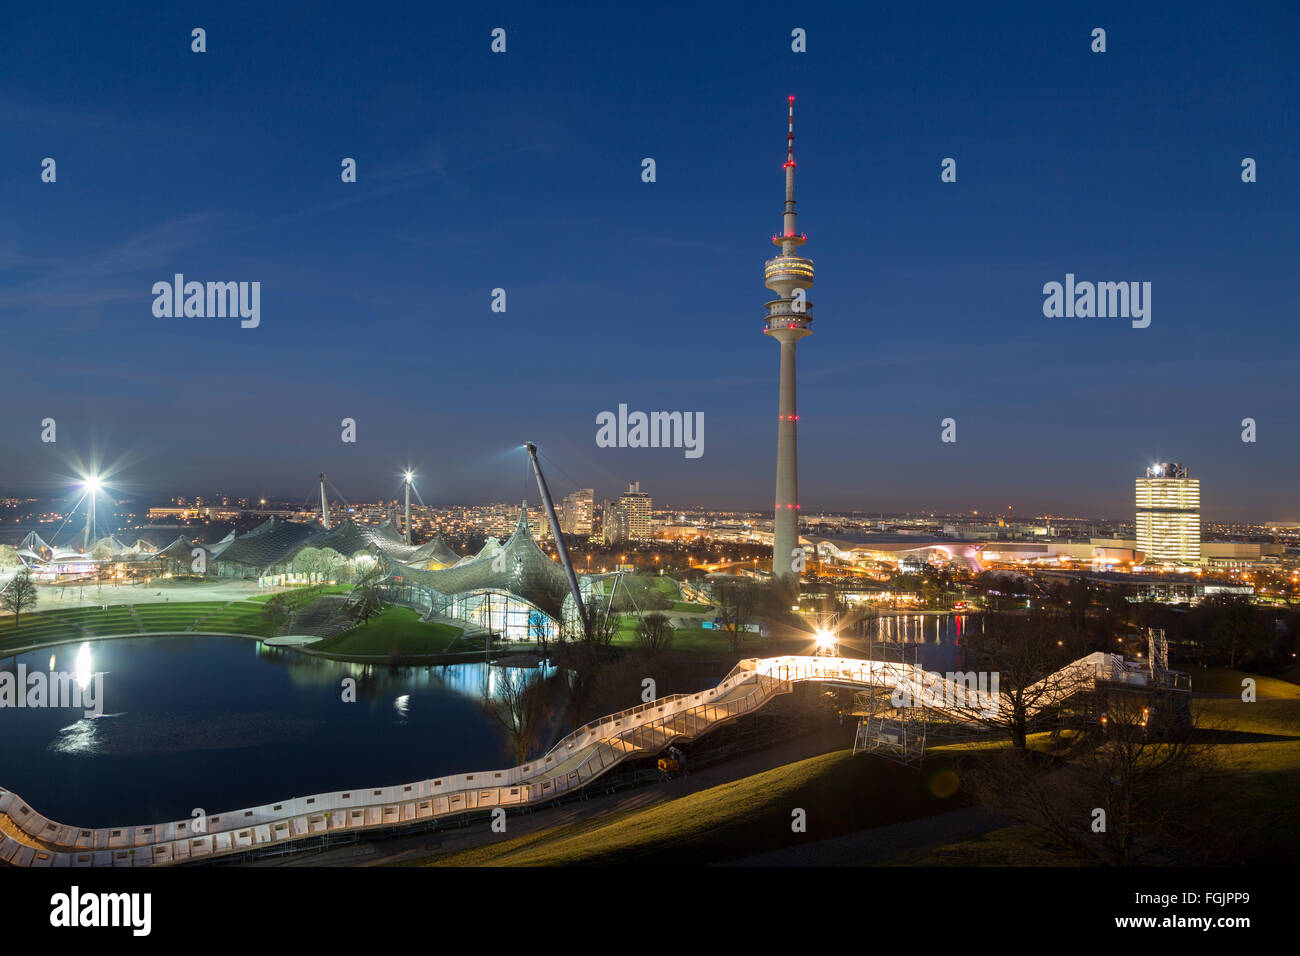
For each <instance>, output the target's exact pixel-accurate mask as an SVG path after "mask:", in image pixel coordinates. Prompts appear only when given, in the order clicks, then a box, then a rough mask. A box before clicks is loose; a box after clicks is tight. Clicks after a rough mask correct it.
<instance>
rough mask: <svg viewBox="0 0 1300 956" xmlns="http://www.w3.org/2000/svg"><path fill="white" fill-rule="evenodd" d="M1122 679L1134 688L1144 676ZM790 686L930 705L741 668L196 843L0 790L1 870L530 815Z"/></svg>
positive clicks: (830, 672)
mask: <svg viewBox="0 0 1300 956" xmlns="http://www.w3.org/2000/svg"><path fill="white" fill-rule="evenodd" d="M1126 664H1127V662H1125V661H1124V660H1123V658H1121V657H1119V656H1118V655H1113V654H1103V653H1097V654H1092V655H1089V656H1088V657H1085V658H1082V659H1081V660H1078V661H1076V662H1074V663H1073V664H1071V665H1069V666H1068V667H1066V668H1063V669H1062V671H1060V672H1058V673H1057V675H1054V676H1053V678H1049V680H1054V681H1055V684H1056V687H1057V688H1059V691H1058V690H1054V691H1053V693H1052V695H1051V696H1052V697H1054V698H1058V699H1064V698H1065V697H1068V696H1072V695H1073V694H1074V693H1076V692H1078V691H1079V690H1083V689H1086V688H1087V687H1088V686H1090V685H1091V684H1092V683H1093V682H1094V681H1095V680H1096V679H1097V678H1098V677H1101V678H1102V679H1107V680H1113V679H1127V678H1124V677H1118V676H1117V675H1119V674H1120V671H1121V670H1123V668H1124V666H1125V665H1126ZM1129 670H1130V671H1132V672H1133V680H1134V682H1139V678H1140V677H1144V676H1145V675H1144V674H1140V673H1139V672H1138V671H1137V670H1136V669H1135V668H1132V667H1130V668H1129ZM1062 677H1064V678H1065V679H1061V678H1062ZM798 681H817V682H825V683H836V684H848V685H859V686H873V685H874V686H890V687H893V686H898V685H899V684H900V683H907V684H910V685H911V686H912V688H913V690H914V693H916V694H920V693H921V692H922V689H923V686H924V687H929V688H930V692H929V694H930V697H931V698H933V697H934V696H936V694H935V690H934V681H933V675H930V676H929V677H927V676H926V675H925V672H922V671H920V670H919V669H918V670H917V671H915V672H913V670H912V668H911V667H910V666H908V665H902V664H897V663H887V662H882V661H868V660H857V659H850V658H830V657H769V658H761V659H749V660H743V661H741V662H740V663H739V664H737V665H736V666H735V668H734V669H733V670H732V671H731V673H730V674H728V675H727V676H726V677H725V678H724V679H723V680H722V682H721V683H719V684H718V685H717V686H716V687H714V688H713V689H711V690H707V691H701V692H700V693H698V694H674V695H672V696H670V697H663V698H660V699H658V700H655V701H652V702H650V703H648V704H643V705H641V706H640V707H634V708H632V709H630V710H625V711H622V712H620V713H617V714H611V715H610V716H608V717H604V718H601V719H600V720H597V721H593V722H592V723H589V724H587V725H585V726H583V727H580V728H579V729H578V730H576V731H574V732H573V733H571V734H569V735H568V736H567V737H565V738H564V739H563V740H561V741H560V742H559V743H558V744H556V745H555V746H554V747H553V748H552V749H551V750H550V752H549V753H547V754H546V755H545V756H543V757H540V758H538V759H537V760H534V761H532V762H530V763H526V764H523V765H522V766H518V767H512V768H509V769H506V770H490V771H487V772H484V773H469V774H461V775H457V776H452V777H440V778H438V779H436V780H421V781H418V782H415V783H409V784H405V785H398V786H392V787H383V788H379V789H369V790H366V789H357V790H347V791H342V790H340V791H336V792H334V793H318V794H315V795H313V796H307V797H297V798H294V799H290V800H284V801H281V802H280V803H273V804H266V805H264V806H260V807H250V808H248V809H244V810H235V811H231V812H227V813H219V814H213V815H211V816H209V817H208V818H207V820H206V826H205V827H204V829H203V830H202V832H196V830H195V823H196V821H194V820H176V821H172V822H170V823H154V824H147V825H142V826H123V827H116V828H104V829H98V830H90V829H81V828H78V827H75V826H69V825H67V824H62V823H56V822H55V821H53V820H49V819H47V818H45V817H43V816H42V815H41V814H40V813H38V812H36V811H35V810H34V809H32V808H31V807H30V806H28V805H27V804H26V803H24V802H23V800H22V798H21V797H19V796H18V795H17V794H16V793H13V792H11V791H9V790H5V789H3V788H0V860H3V861H4V862H7V863H9V864H12V865H16V866H41V867H45V866H160V865H168V864H173V863H186V862H195V861H203V860H210V859H215V858H220V857H224V856H230V855H236V854H240V853H247V852H249V851H253V850H257V849H261V848H264V847H269V846H272V845H279V844H292V843H294V842H295V841H300V840H308V841H309V840H313V839H315V838H318V837H319V836H321V835H322V834H342V833H345V832H356V831H367V830H369V831H377V830H382V829H387V828H392V827H399V826H401V825H403V824H414V823H418V822H420V821H423V820H430V819H435V818H438V817H443V816H452V815H455V814H459V813H464V812H466V811H474V810H486V809H489V808H493V807H505V808H511V807H522V806H526V805H530V804H539V803H543V802H545V801H548V800H551V799H554V798H555V797H556V796H558V795H560V794H563V793H566V792H570V791H573V790H576V789H578V788H581V787H583V786H584V785H586V784H588V783H590V782H591V781H592V780H594V779H595V778H597V777H599V776H600V775H601V774H603V773H605V772H606V771H607V770H609V769H610V768H611V767H614V766H615V765H617V764H618V763H620V762H621V761H623V760H624V759H625V758H627V757H631V756H635V755H639V754H646V755H649V754H655V753H658V752H660V751H662V750H663V749H664V748H665V747H667V746H668V744H669V743H671V742H672V741H674V740H680V739H689V738H695V737H699V736H700V735H702V734H704V733H706V732H708V731H709V730H711V729H713V728H714V727H717V726H718V725H720V724H722V723H724V722H726V721H729V720H732V719H734V718H736V717H739V716H741V715H743V714H747V713H751V712H753V711H755V710H757V709H758V708H760V707H762V706H763V705H764V704H766V703H767V702H768V701H769V700H772V699H773V698H774V697H776V696H778V695H780V694H786V693H789V692H790V691H791V690H792V689H793V686H794V683H795V682H798ZM1141 682H1144V681H1141ZM945 683H947V684H949V685H951V682H946V681H945ZM949 689H950V690H951V691H952V692H954V693H955V692H957V691H958V690H960V688H958V687H956V686H950V688H949ZM943 699H944V700H954V699H955V700H961V698H960V697H945V698H943Z"/></svg>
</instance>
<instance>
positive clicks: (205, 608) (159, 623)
mask: <svg viewBox="0 0 1300 956" xmlns="http://www.w3.org/2000/svg"><path fill="white" fill-rule="evenodd" d="M224 604H225V602H224V601H197V602H188V601H187V602H177V603H176V604H170V603H163V604H139V605H136V609H135V612H136V614H138V615H139V617H140V624H141V627H142V629H143V630H145V631H184V630H185V629H186V628H188V627H189V626H190V625H191V624H193V623H194V622H195V621H197V620H198V619H199V618H201V617H205V616H206V615H208V614H211V613H213V612H214V611H216V610H218V609H220V608H221V607H222V606H223V605H224Z"/></svg>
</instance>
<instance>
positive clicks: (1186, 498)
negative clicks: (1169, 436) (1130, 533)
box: [1137, 461, 1201, 565]
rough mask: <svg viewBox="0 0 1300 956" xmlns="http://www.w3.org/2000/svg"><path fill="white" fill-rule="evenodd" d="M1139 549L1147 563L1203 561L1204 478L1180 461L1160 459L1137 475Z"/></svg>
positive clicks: (1190, 562) (1195, 562)
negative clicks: (1190, 474) (1192, 474)
mask: <svg viewBox="0 0 1300 956" xmlns="http://www.w3.org/2000/svg"><path fill="white" fill-rule="evenodd" d="M1137 549H1138V550H1139V551H1142V552H1145V554H1146V563H1147V564H1181V565H1189V564H1200V562H1201V480H1200V479H1199V478H1188V477H1187V469H1186V468H1184V467H1183V466H1182V465H1180V464H1179V463H1178V462H1167V461H1163V462H1159V463H1157V464H1154V465H1152V466H1151V467H1150V468H1148V469H1147V473H1146V477H1144V478H1139V479H1137Z"/></svg>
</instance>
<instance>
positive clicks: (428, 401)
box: [0, 3, 1300, 519]
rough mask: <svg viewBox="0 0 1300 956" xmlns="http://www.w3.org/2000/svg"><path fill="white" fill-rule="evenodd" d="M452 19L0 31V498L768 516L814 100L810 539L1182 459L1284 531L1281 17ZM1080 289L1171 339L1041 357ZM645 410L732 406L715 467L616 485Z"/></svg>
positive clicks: (614, 10) (1288, 61)
mask: <svg viewBox="0 0 1300 956" xmlns="http://www.w3.org/2000/svg"><path fill="white" fill-rule="evenodd" d="M464 6H465V5H458V4H437V5H433V4H411V5H408V6H403V7H397V6H391V5H387V4H380V3H371V4H353V3H348V4H312V5H310V7H308V6H307V5H304V6H303V8H302V9H301V10H299V11H296V12H289V8H288V7H281V6H280V5H276V4H264V3H250V4H235V3H221V4H216V3H213V4H178V5H174V8H173V5H165V6H159V7H157V8H153V9H144V8H142V6H141V5H138V4H128V5H117V4H100V3H94V4H89V3H88V4H77V5H68V4H58V3H55V4H50V5H44V4H42V5H22V8H21V9H19V8H18V5H9V6H8V7H7V8H6V10H5V12H4V13H3V14H0V323H3V342H4V345H3V353H2V354H3V375H4V382H5V399H4V402H3V410H2V411H0V489H13V488H39V487H52V486H53V482H54V481H55V480H56V478H57V477H58V476H61V475H67V474H69V473H70V472H71V470H72V464H71V463H72V462H73V461H75V460H76V458H78V457H80V458H82V459H85V458H87V457H89V456H91V455H97V456H99V457H100V459H101V460H103V461H105V462H114V461H116V462H119V464H120V466H121V469H120V473H119V479H120V482H121V484H122V485H123V486H128V487H131V488H133V489H135V490H155V489H156V490H159V491H169V492H172V493H175V492H177V491H182V492H183V491H190V492H193V491H198V490H216V489H227V490H231V491H236V492H244V491H248V492H254V493H256V492H259V491H266V492H268V493H271V494H284V495H290V496H295V495H296V496H305V495H306V494H307V492H308V491H309V490H310V487H311V483H312V480H313V477H314V475H315V474H316V473H317V472H319V471H321V470H325V471H328V472H329V473H330V476H331V479H332V480H333V481H334V482H335V484H336V485H337V486H338V487H339V488H340V490H342V492H343V493H344V494H345V495H347V496H348V497H349V498H351V499H353V500H356V499H362V498H366V497H372V496H376V495H381V494H386V493H391V492H393V491H394V490H395V488H396V485H397V479H396V474H397V471H398V470H399V468H400V466H402V465H404V464H406V463H407V462H408V461H409V462H411V463H414V464H416V465H417V466H419V468H420V471H421V475H422V477H421V482H420V484H421V488H422V490H423V491H424V493H425V497H426V498H427V499H428V500H430V501H431V502H434V501H436V502H450V501H480V500H493V499H500V498H516V499H517V498H519V497H522V496H523V495H524V494H529V495H530V497H533V496H535V489H533V488H531V486H530V484H529V483H528V481H527V480H526V475H525V472H524V470H523V468H522V465H521V456H520V455H519V453H516V452H512V451H510V449H511V448H512V447H513V446H515V445H517V444H518V443H520V442H522V441H524V440H526V439H532V440H535V441H537V442H539V443H540V444H541V445H542V447H543V450H544V451H545V452H546V453H547V454H548V455H549V457H550V458H551V459H552V460H554V461H555V462H556V463H557V465H559V466H560V467H561V468H562V469H563V470H564V472H565V476H568V477H571V478H572V479H573V480H574V481H576V482H577V483H579V484H583V485H593V486H594V487H595V488H596V489H597V495H598V496H600V495H602V494H613V493H616V492H617V491H619V490H620V489H621V487H622V485H623V483H624V482H626V481H627V480H630V479H640V480H641V482H642V488H643V489H644V490H648V491H650V492H651V493H652V494H653V495H654V496H655V498H656V499H657V500H662V501H666V502H669V503H675V504H680V505H688V504H693V503H700V504H706V505H713V506H733V507H740V506H752V507H756V508H757V507H768V506H770V502H771V500H772V491H771V486H772V481H773V472H774V459H775V438H776V435H775V432H776V428H775V418H776V371H777V347H776V345H775V344H774V343H773V342H771V341H769V340H768V339H767V338H766V337H765V336H763V335H762V334H761V329H762V319H763V303H764V302H765V301H766V300H767V299H768V298H769V293H768V292H767V290H766V289H764V288H763V285H762V266H763V260H764V259H765V258H766V257H768V256H770V255H771V254H772V246H771V245H770V242H769V237H770V236H771V235H772V234H773V233H774V232H776V231H777V230H778V229H779V227H780V213H781V200H782V169H781V165H782V161H783V159H784V146H785V143H784V136H785V97H786V95H787V94H789V93H793V94H794V95H796V97H797V98H798V100H797V104H796V117H795V120H796V130H795V132H796V137H797V138H796V157H797V159H798V162H799V167H798V172H799V185H798V191H799V196H798V198H799V212H800V219H799V226H800V228H801V230H803V231H806V232H807V233H808V234H809V237H810V240H809V243H808V245H807V246H805V247H804V249H805V252H806V254H807V255H809V256H810V257H811V258H813V259H814V260H815V261H816V264H817V284H816V287H815V288H814V289H813V290H812V293H811V296H810V297H811V299H812V300H813V301H814V303H815V315H816V320H815V322H814V324H813V328H814V331H815V334H814V335H813V336H811V337H810V338H808V339H806V340H805V341H804V342H803V343H802V344H801V345H800V358H799V363H800V365H799V374H800V389H799V400H800V401H799V412H800V426H801V427H800V436H799V437H800V448H799V450H800V458H801V466H802V467H801V478H802V489H801V499H802V502H803V507H804V510H805V513H810V512H815V511H817V510H820V509H822V508H827V509H842V508H866V509H871V510H902V509H920V508H936V509H949V508H951V509H958V508H1005V507H1006V505H1007V504H1014V505H1015V508H1016V511H1017V513H1022V514H1023V513H1029V512H1034V511H1050V512H1053V513H1058V514H1084V513H1092V514H1098V513H1100V514H1114V515H1125V514H1128V513H1129V512H1130V511H1131V510H1132V489H1133V478H1134V477H1135V476H1136V475H1137V474H1138V473H1139V471H1140V470H1141V468H1142V467H1143V466H1144V465H1145V464H1146V463H1147V462H1148V461H1150V460H1156V459H1172V460H1179V461H1182V462H1184V463H1186V464H1187V465H1188V466H1189V467H1190V468H1191V470H1192V474H1193V475H1195V476H1197V477H1200V478H1201V479H1202V483H1203V494H1204V498H1205V508H1204V510H1205V513H1206V514H1207V515H1209V516H1212V517H1243V518H1257V519H1270V518H1282V517H1295V516H1300V502H1298V501H1297V488H1298V487H1300V482H1298V481H1297V471H1298V468H1297V466H1298V465H1300V411H1298V410H1297V391H1296V369H1297V361H1296V356H1297V345H1298V344H1300V341H1298V340H1300V333H1298V332H1297V329H1296V322H1295V319H1296V315H1297V307H1298V306H1300V294H1297V285H1298V284H1300V268H1297V250H1298V249H1300V242H1298V241H1297V240H1298V237H1297V231H1298V230H1300V225H1298V224H1297V216H1296V213H1297V210H1298V209H1300V202H1297V200H1298V199H1300V185H1298V184H1300V149H1297V147H1298V146H1300V126H1298V122H1300V121H1298V120H1297V110H1296V93H1297V90H1298V89H1300V83H1298V82H1297V81H1298V80H1300V56H1298V55H1297V53H1296V51H1297V49H1300V29H1297V27H1298V25H1300V14H1297V13H1296V8H1295V5H1294V4H1289V3H1286V4H1284V3H1278V4H1272V3H1251V4H1234V5H1227V4H1216V5H1208V4H1207V5H1200V4H1168V5H1162V6H1164V7H1165V8H1164V9H1160V10H1157V11H1155V12H1151V11H1145V10H1141V11H1140V10H1134V9H1131V7H1133V6H1135V5H1133V4H1130V3H1114V4H1069V5H1064V4H1037V3H1036V4H1025V5H1023V6H1008V7H1006V8H1004V9H999V10H996V11H993V10H985V9H983V7H982V5H979V4H969V3H960V4H957V3H954V4H923V3H917V4H878V5H870V6H868V5H852V6H853V7H855V8H856V9H854V10H852V11H849V10H837V9H835V8H834V7H831V6H827V5H820V4H819V5H815V6H813V5H806V6H803V7H800V8H798V9H797V12H790V10H789V9H788V8H784V9H783V7H782V6H780V5H776V4H764V3H745V4H734V5H727V6H725V7H719V8H716V12H714V11H713V10H710V9H709V8H707V7H706V6H705V5H699V4H683V5H671V4H651V5H648V6H647V5H640V4H632V5H617V4H599V5H597V4H592V5H589V6H582V7H570V8H568V11H567V12H566V10H564V9H557V8H556V7H555V6H554V5H551V4H537V3H528V4H519V5H496V6H493V7H491V8H490V9H488V10H486V11H485V12H480V11H477V10H474V11H470V10H466V9H464ZM836 6H844V7H848V6H849V5H847V4H845V5H836ZM1142 6H1143V7H1146V6H1148V5H1146V4H1143V5H1142ZM1065 7H1068V8H1069V9H1064V8H1065ZM1058 8H1061V9H1058ZM195 26H202V27H204V28H206V30H207V33H208V52H207V53H206V54H203V55H197V54H194V53H191V52H190V49H189V47H190V38H189V34H190V30H191V28H193V27H195ZM496 26H502V27H505V28H506V29H507V30H508V37H509V39H508V52H507V53H506V54H505V55H493V54H491V53H490V52H489V49H488V47H489V40H490V38H489V33H490V31H491V29H492V28H493V27H496ZM796 26H798V27H803V28H805V29H806V30H807V31H808V48H809V51H808V52H807V53H805V54H795V53H792V52H790V30H791V29H792V28H793V27H796ZM1095 26H1101V27H1104V28H1105V29H1106V30H1107V45H1108V52H1106V53H1105V54H1102V55H1098V54H1093V53H1091V52H1090V50H1089V45H1090V32H1091V30H1092V28H1093V27H1095ZM46 156H51V157H54V158H55V159H56V160H57V162H58V182H57V183H56V184H54V185H49V184H44V183H42V182H41V181H40V161H41V160H42V158H44V157H46ZM344 156H351V157H355V158H356V159H357V161H358V164H359V182H358V183H356V184H354V185H345V184H343V183H341V182H340V179H339V163H340V160H341V159H342V158H343V157H344ZM646 156H650V157H654V158H655V160H656V161H657V164H658V182H656V183H654V184H646V183H643V182H641V178H640V169H641V167H640V162H641V159H642V158H643V157H646ZM945 156H952V157H955V158H956V159H957V161H958V182H957V183H956V184H951V185H949V184H942V183H941V182H940V180H939V164H940V160H941V159H942V158H943V157H945ZM1245 156H1251V157H1254V158H1255V159H1256V160H1257V161H1258V164H1259V167H1258V168H1259V182H1257V183H1255V184H1253V185H1245V184H1243V183H1242V182H1241V180H1240V163H1241V160H1242V158H1243V157H1245ZM175 272H182V273H184V274H185V275H186V277H187V279H197V280H258V281H260V282H261V283H262V324H261V327H260V328H258V329H254V330H243V329H240V328H239V326H238V322H237V321H235V320H230V319H226V320H220V319H176V318H173V319H158V318H155V317H154V316H153V314H152V311H151V308H152V303H153V296H152V294H151V292H150V288H151V286H152V284H153V283H154V282H156V281H159V280H170V278H171V276H172V274H173V273H175ZM1067 272H1074V273H1076V274H1077V275H1078V277H1079V278H1080V279H1093V280H1139V281H1150V282H1152V283H1153V303H1152V304H1153V312H1152V324H1151V327H1150V328H1148V329H1145V330H1137V329H1133V328H1131V327H1130V325H1129V323H1128V322H1127V321H1126V320H1123V319H1048V318H1044V316H1043V314H1042V301H1043V296H1042V292H1041V289H1042V285H1043V283H1045V282H1048V281H1052V280H1056V281H1061V280H1062V279H1063V278H1064V276H1065V273H1067ZM498 286H500V287H504V288H505V289H506V290H507V293H508V304H509V308H508V311H507V312H506V313H505V314H497V313H493V312H491V311H490V309H489V304H490V290H491V289H492V288H494V287H498ZM620 402H624V403H627V404H628V405H629V406H630V407H631V408H632V409H642V410H646V411H650V410H656V409H658V410H684V411H702V412H704V413H705V419H706V430H705V454H704V456H703V457H702V458H700V459H698V460H687V459H685V458H684V457H683V455H682V453H681V452H680V451H674V450H649V449H644V450H641V449H637V450H632V449H628V450H608V449H599V448H597V447H596V445H595V433H596V427H595V416H596V413H598V412H599V411H602V410H606V409H609V410H613V409H615V408H617V406H618V404H619V403H620ZM47 415H48V416H51V417H54V418H55V419H56V420H57V422H58V429H59V432H58V436H59V440H58V443H57V444H56V445H42V444H40V442H39V433H40V430H39V422H40V419H41V418H43V417H45V416H47ZM345 416H350V417H353V418H355V419H357V421H358V423H359V439H360V440H359V442H358V443H357V444H356V445H344V444H342V443H341V442H340V441H339V427H338V425H339V421H340V419H342V418H343V417H345ZM947 416H951V417H954V418H956V420H957V423H958V441H957V443H956V444H951V445H947V444H941V443H940V441H939V423H940V420H941V419H942V418H944V417H947ZM1246 416H1250V417H1254V418H1255V419H1256V420H1257V421H1258V423H1259V425H1258V427H1259V441H1258V443H1257V444H1254V445H1248V444H1243V443H1242V442H1241V440H1240V430H1241V429H1240V424H1239V423H1240V421H1241V419H1242V418H1243V417H1246ZM568 477H564V476H560V475H558V474H557V476H556V478H555V480H554V484H555V485H556V486H557V487H556V490H557V493H563V492H565V491H567V490H570V489H571V488H572V487H573V485H572V483H571V482H570V481H569V480H568Z"/></svg>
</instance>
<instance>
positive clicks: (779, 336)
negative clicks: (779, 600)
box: [763, 96, 813, 578]
mask: <svg viewBox="0 0 1300 956" xmlns="http://www.w3.org/2000/svg"><path fill="white" fill-rule="evenodd" d="M794 220H795V212H794V97H793V96H792V97H790V125H789V128H788V131H787V133H786V153H785V214H784V217H783V219H782V227H781V232H780V234H778V235H775V236H773V237H772V242H773V244H775V245H776V246H778V247H779V248H780V250H781V254H780V255H779V256H776V257H775V258H772V259H768V260H767V262H766V263H764V266H763V284H764V285H766V286H767V287H768V288H769V289H771V290H772V291H773V292H775V293H776V294H777V295H778V296H780V298H779V299H774V300H773V301H771V302H769V303H767V327H766V328H764V329H763V334H764V335H770V336H771V337H772V338H774V339H776V340H777V341H778V342H779V343H781V385H780V397H779V399H778V406H777V416H776V514H775V520H774V522H773V528H772V576H773V577H774V578H780V577H785V576H788V575H791V574H794V576H795V577H798V575H797V574H796V573H795V571H794V567H793V561H794V558H793V552H794V549H795V547H796V546H797V545H798V543H799V452H798V444H797V441H796V432H797V431H798V423H799V412H798V408H797V404H796V401H795V344H796V343H797V342H798V341H799V340H800V339H801V338H803V337H804V336H805V335H811V334H812V329H810V328H808V324H809V323H810V322H812V303H811V302H809V301H807V299H806V298H805V297H804V292H805V291H806V290H807V289H810V288H811V287H812V284H813V263H812V260H811V259H805V258H803V257H802V256H800V255H798V251H799V247H800V246H801V245H803V244H804V243H805V242H806V241H807V240H808V237H807V236H805V235H802V234H801V233H798V232H796V231H795V226H794Z"/></svg>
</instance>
